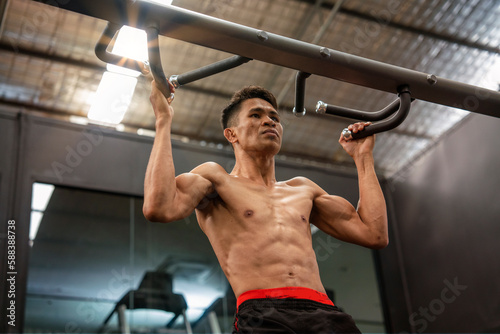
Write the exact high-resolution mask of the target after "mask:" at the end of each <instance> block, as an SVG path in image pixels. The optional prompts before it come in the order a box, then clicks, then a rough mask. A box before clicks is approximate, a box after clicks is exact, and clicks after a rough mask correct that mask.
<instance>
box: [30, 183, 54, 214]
mask: <svg viewBox="0 0 500 334" xmlns="http://www.w3.org/2000/svg"><path fill="white" fill-rule="evenodd" d="M32 192H33V198H32V199H31V209H32V210H37V211H45V209H46V208H47V204H49V200H50V197H51V196H52V193H53V192H54V186H53V185H52V184H44V183H36V182H35V183H33V188H32Z"/></svg>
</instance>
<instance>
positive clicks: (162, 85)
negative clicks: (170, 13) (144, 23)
mask: <svg viewBox="0 0 500 334" xmlns="http://www.w3.org/2000/svg"><path fill="white" fill-rule="evenodd" d="M146 34H147V35H148V57H149V67H150V68H151V74H153V78H154V80H155V83H156V85H157V86H158V89H159V90H160V91H161V92H162V93H163V95H164V96H165V97H166V98H167V99H168V100H169V101H170V102H171V101H172V100H173V99H174V94H173V92H172V91H171V89H170V82H169V81H168V79H167V78H166V77H165V73H164V72H163V67H162V65H161V56H160V40H159V32H158V27H157V26H154V25H152V26H149V27H148V28H146Z"/></svg>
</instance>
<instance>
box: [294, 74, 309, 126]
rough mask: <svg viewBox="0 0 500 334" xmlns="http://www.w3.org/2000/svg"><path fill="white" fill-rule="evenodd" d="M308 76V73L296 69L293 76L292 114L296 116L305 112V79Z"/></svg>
mask: <svg viewBox="0 0 500 334" xmlns="http://www.w3.org/2000/svg"><path fill="white" fill-rule="evenodd" d="M310 76H311V74H310V73H306V72H301V71H298V72H297V75H296V76H295V107H294V108H293V114H294V115H295V116H297V117H302V116H304V115H305V114H306V108H305V107H304V101H305V95H306V93H305V91H306V79H307V78H309V77H310Z"/></svg>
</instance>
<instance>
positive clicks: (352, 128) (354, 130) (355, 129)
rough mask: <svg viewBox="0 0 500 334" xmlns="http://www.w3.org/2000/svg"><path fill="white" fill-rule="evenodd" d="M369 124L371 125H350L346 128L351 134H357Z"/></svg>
mask: <svg viewBox="0 0 500 334" xmlns="http://www.w3.org/2000/svg"><path fill="white" fill-rule="evenodd" d="M371 124H372V122H358V123H354V124H350V125H349V126H348V127H347V128H348V129H349V131H351V132H352V133H357V132H359V131H363V129H364V128H365V127H367V126H369V125H371Z"/></svg>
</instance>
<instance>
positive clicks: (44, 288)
mask: <svg viewBox="0 0 500 334" xmlns="http://www.w3.org/2000/svg"><path fill="white" fill-rule="evenodd" d="M32 199H33V200H32V215H31V217H32V219H31V227H30V239H31V240H30V245H31V249H30V260H29V272H28V286H27V299H26V309H25V311H26V316H25V323H24V326H25V327H24V331H25V332H37V333H44V332H45V333H47V332H64V333H66V332H68V333H97V332H99V331H104V332H117V331H119V332H121V331H123V327H120V324H121V325H122V326H123V325H124V324H126V326H128V328H127V329H128V330H130V331H133V332H155V331H158V332H162V331H166V330H168V328H167V325H169V327H170V328H172V329H176V328H179V329H180V328H184V326H185V324H184V321H183V316H182V315H179V316H178V317H175V312H177V313H179V312H182V308H183V307H182V306H183V305H184V302H185V305H186V306H187V310H186V314H187V318H188V319H189V322H190V325H191V326H194V325H198V324H199V326H201V327H202V326H204V323H206V321H204V319H205V318H206V317H203V319H202V320H200V317H201V316H202V315H203V314H204V312H205V310H206V309H207V307H209V306H210V305H212V303H213V302H214V301H215V300H216V299H217V298H219V297H222V296H224V295H225V294H226V291H227V289H228V283H227V280H226V278H225V277H224V274H223V273H222V271H221V269H220V266H219V264H218V262H217V259H216V257H215V254H214V253H213V251H212V248H211V246H210V244H209V242H208V239H207V238H206V236H205V235H204V234H203V232H202V231H201V230H200V228H199V227H198V224H197V222H196V219H195V217H194V216H192V217H189V218H186V219H185V220H183V221H180V222H176V223H172V224H168V226H167V225H165V224H155V223H150V222H147V221H146V220H145V218H144V216H143V214H142V199H141V198H137V197H131V196H126V195H118V194H110V193H103V192H97V191H88V190H80V189H73V188H66V187H59V186H56V187H54V186H52V185H46V184H41V183H35V184H34V185H33V197H32ZM122 304H123V305H125V306H126V308H127V310H124V309H123V308H120V307H119V305H122ZM144 307H152V308H151V309H149V308H144ZM131 309H134V310H131ZM167 310H168V311H175V312H167ZM120 315H121V316H123V317H124V319H125V321H122V322H120ZM232 316H233V314H231V315H228V317H229V318H232ZM174 317H175V319H174ZM172 319H174V320H173V321H172ZM224 322H226V323H227V321H222V322H221V324H223V323H224ZM169 323H170V324H169ZM230 325H231V324H230Z"/></svg>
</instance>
